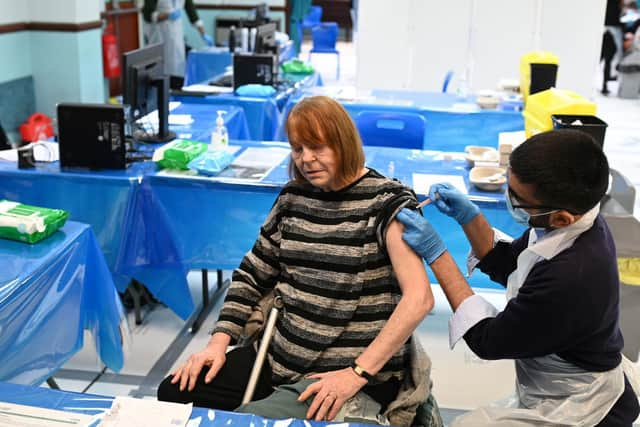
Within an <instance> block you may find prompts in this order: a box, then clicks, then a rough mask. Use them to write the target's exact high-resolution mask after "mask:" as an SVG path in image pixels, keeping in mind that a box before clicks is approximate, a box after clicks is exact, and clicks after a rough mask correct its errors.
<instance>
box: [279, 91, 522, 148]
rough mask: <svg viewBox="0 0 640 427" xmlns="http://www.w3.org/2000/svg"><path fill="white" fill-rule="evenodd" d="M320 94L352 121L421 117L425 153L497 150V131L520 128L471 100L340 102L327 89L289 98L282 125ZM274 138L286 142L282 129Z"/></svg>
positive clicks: (396, 97)
mask: <svg viewBox="0 0 640 427" xmlns="http://www.w3.org/2000/svg"><path fill="white" fill-rule="evenodd" d="M351 92H354V93H355V91H351ZM320 94H326V95H328V96H336V97H337V99H339V100H340V103H341V104H342V105H343V106H344V107H345V109H346V110H347V111H348V112H349V114H350V115H351V117H352V118H355V117H356V116H357V115H358V113H360V112H361V111H390V112H410V113H417V114H420V115H422V116H423V117H424V118H425V120H426V129H425V138H424V149H425V150H442V151H464V147H465V146H467V145H483V146H491V147H497V146H498V134H499V133H500V132H509V131H516V130H523V129H524V120H523V118H522V113H520V112H517V111H500V110H482V109H480V108H479V107H478V106H477V105H476V104H475V101H474V100H473V99H470V100H464V99H460V98H459V97H458V96H456V95H454V94H450V93H439V92H408V91H400V90H395V91H393V90H373V91H371V93H369V94H366V95H364V96H360V98H359V99H358V97H356V99H340V94H339V93H337V92H336V88H330V87H326V88H325V89H320V88H319V89H314V90H312V91H307V92H305V91H302V92H301V93H299V94H298V95H297V96H292V97H291V98H290V99H289V101H288V104H287V106H286V107H285V110H284V114H283V124H284V119H286V116H287V114H288V112H289V111H290V110H291V108H292V107H293V106H294V105H295V104H296V103H297V102H298V101H299V100H300V99H301V98H302V97H304V96H309V95H320ZM275 139H276V140H278V141H286V135H285V132H284V129H283V127H282V126H281V127H280V128H279V129H278V132H277V134H276V137H275Z"/></svg>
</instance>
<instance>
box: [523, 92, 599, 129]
mask: <svg viewBox="0 0 640 427" xmlns="http://www.w3.org/2000/svg"><path fill="white" fill-rule="evenodd" d="M553 114H566V115H574V116H595V115H596V104H595V103H593V102H591V101H589V100H588V99H586V98H584V97H582V96H580V95H578V94H577V93H575V92H572V91H570V90H566V89H555V88H551V89H547V90H543V91H542V92H538V93H534V94H533V95H531V96H529V100H528V101H527V103H526V105H525V108H524V111H523V112H522V115H523V116H524V130H525V134H526V136H527V138H529V137H530V136H532V135H535V134H537V133H540V132H544V131H547V130H551V129H553V121H552V120H551V116H552V115H553Z"/></svg>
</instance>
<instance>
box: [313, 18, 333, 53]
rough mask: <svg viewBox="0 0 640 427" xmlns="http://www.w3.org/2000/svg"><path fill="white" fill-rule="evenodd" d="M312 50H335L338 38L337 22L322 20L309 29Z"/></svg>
mask: <svg viewBox="0 0 640 427" xmlns="http://www.w3.org/2000/svg"><path fill="white" fill-rule="evenodd" d="M311 39H312V40H313V48H312V51H314V52H322V51H325V52H332V51H334V52H335V50H336V41H337V40H338V24H337V23H335V22H322V23H321V24H319V25H316V26H315V27H313V28H312V29H311Z"/></svg>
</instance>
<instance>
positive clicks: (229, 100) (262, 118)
mask: <svg viewBox="0 0 640 427" xmlns="http://www.w3.org/2000/svg"><path fill="white" fill-rule="evenodd" d="M283 78H284V79H288V80H290V81H292V82H295V86H294V87H292V88H290V90H287V91H281V92H277V93H276V94H275V95H274V96H273V97H269V98H253V97H248V96H238V95H235V94H229V93H223V94H216V95H209V96H199V95H198V96H188V95H174V96H172V98H171V99H172V100H174V101H180V102H182V103H184V104H190V103H191V104H209V105H215V106H216V107H215V108H219V107H218V106H222V108H224V106H236V107H240V108H242V109H243V110H244V113H245V115H246V117H247V122H248V123H249V135H250V139H252V140H257V141H271V140H273V139H274V137H275V135H276V132H277V131H278V127H279V126H280V117H281V113H280V112H281V111H282V109H283V108H284V107H285V106H286V105H287V102H288V100H289V98H290V97H291V96H292V95H294V94H295V93H297V91H299V90H302V89H304V88H309V87H314V86H321V85H322V78H321V77H320V75H319V74H318V73H314V74H312V75H308V76H299V75H290V74H285V75H284V76H283Z"/></svg>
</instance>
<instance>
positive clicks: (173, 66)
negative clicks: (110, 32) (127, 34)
mask: <svg viewBox="0 0 640 427" xmlns="http://www.w3.org/2000/svg"><path fill="white" fill-rule="evenodd" d="M183 10H184V11H185V12H186V13H187V16H188V17H189V22H191V24H193V25H194V26H195V27H196V29H197V30H198V32H199V33H200V36H201V37H202V40H203V41H204V42H205V43H206V44H207V45H208V46H213V39H212V38H211V36H210V35H208V34H207V33H205V31H204V25H203V23H202V21H201V20H200V19H199V18H198V12H197V11H196V8H195V6H194V4H193V0H145V1H144V5H143V6H142V16H143V18H144V24H145V27H144V34H145V39H146V43H147V44H154V43H164V58H165V63H164V69H165V73H166V74H167V75H169V76H170V77H171V87H172V88H180V87H182V81H183V80H184V72H185V58H186V56H185V45H184V31H183V28H182V20H181V17H182V11H183Z"/></svg>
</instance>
